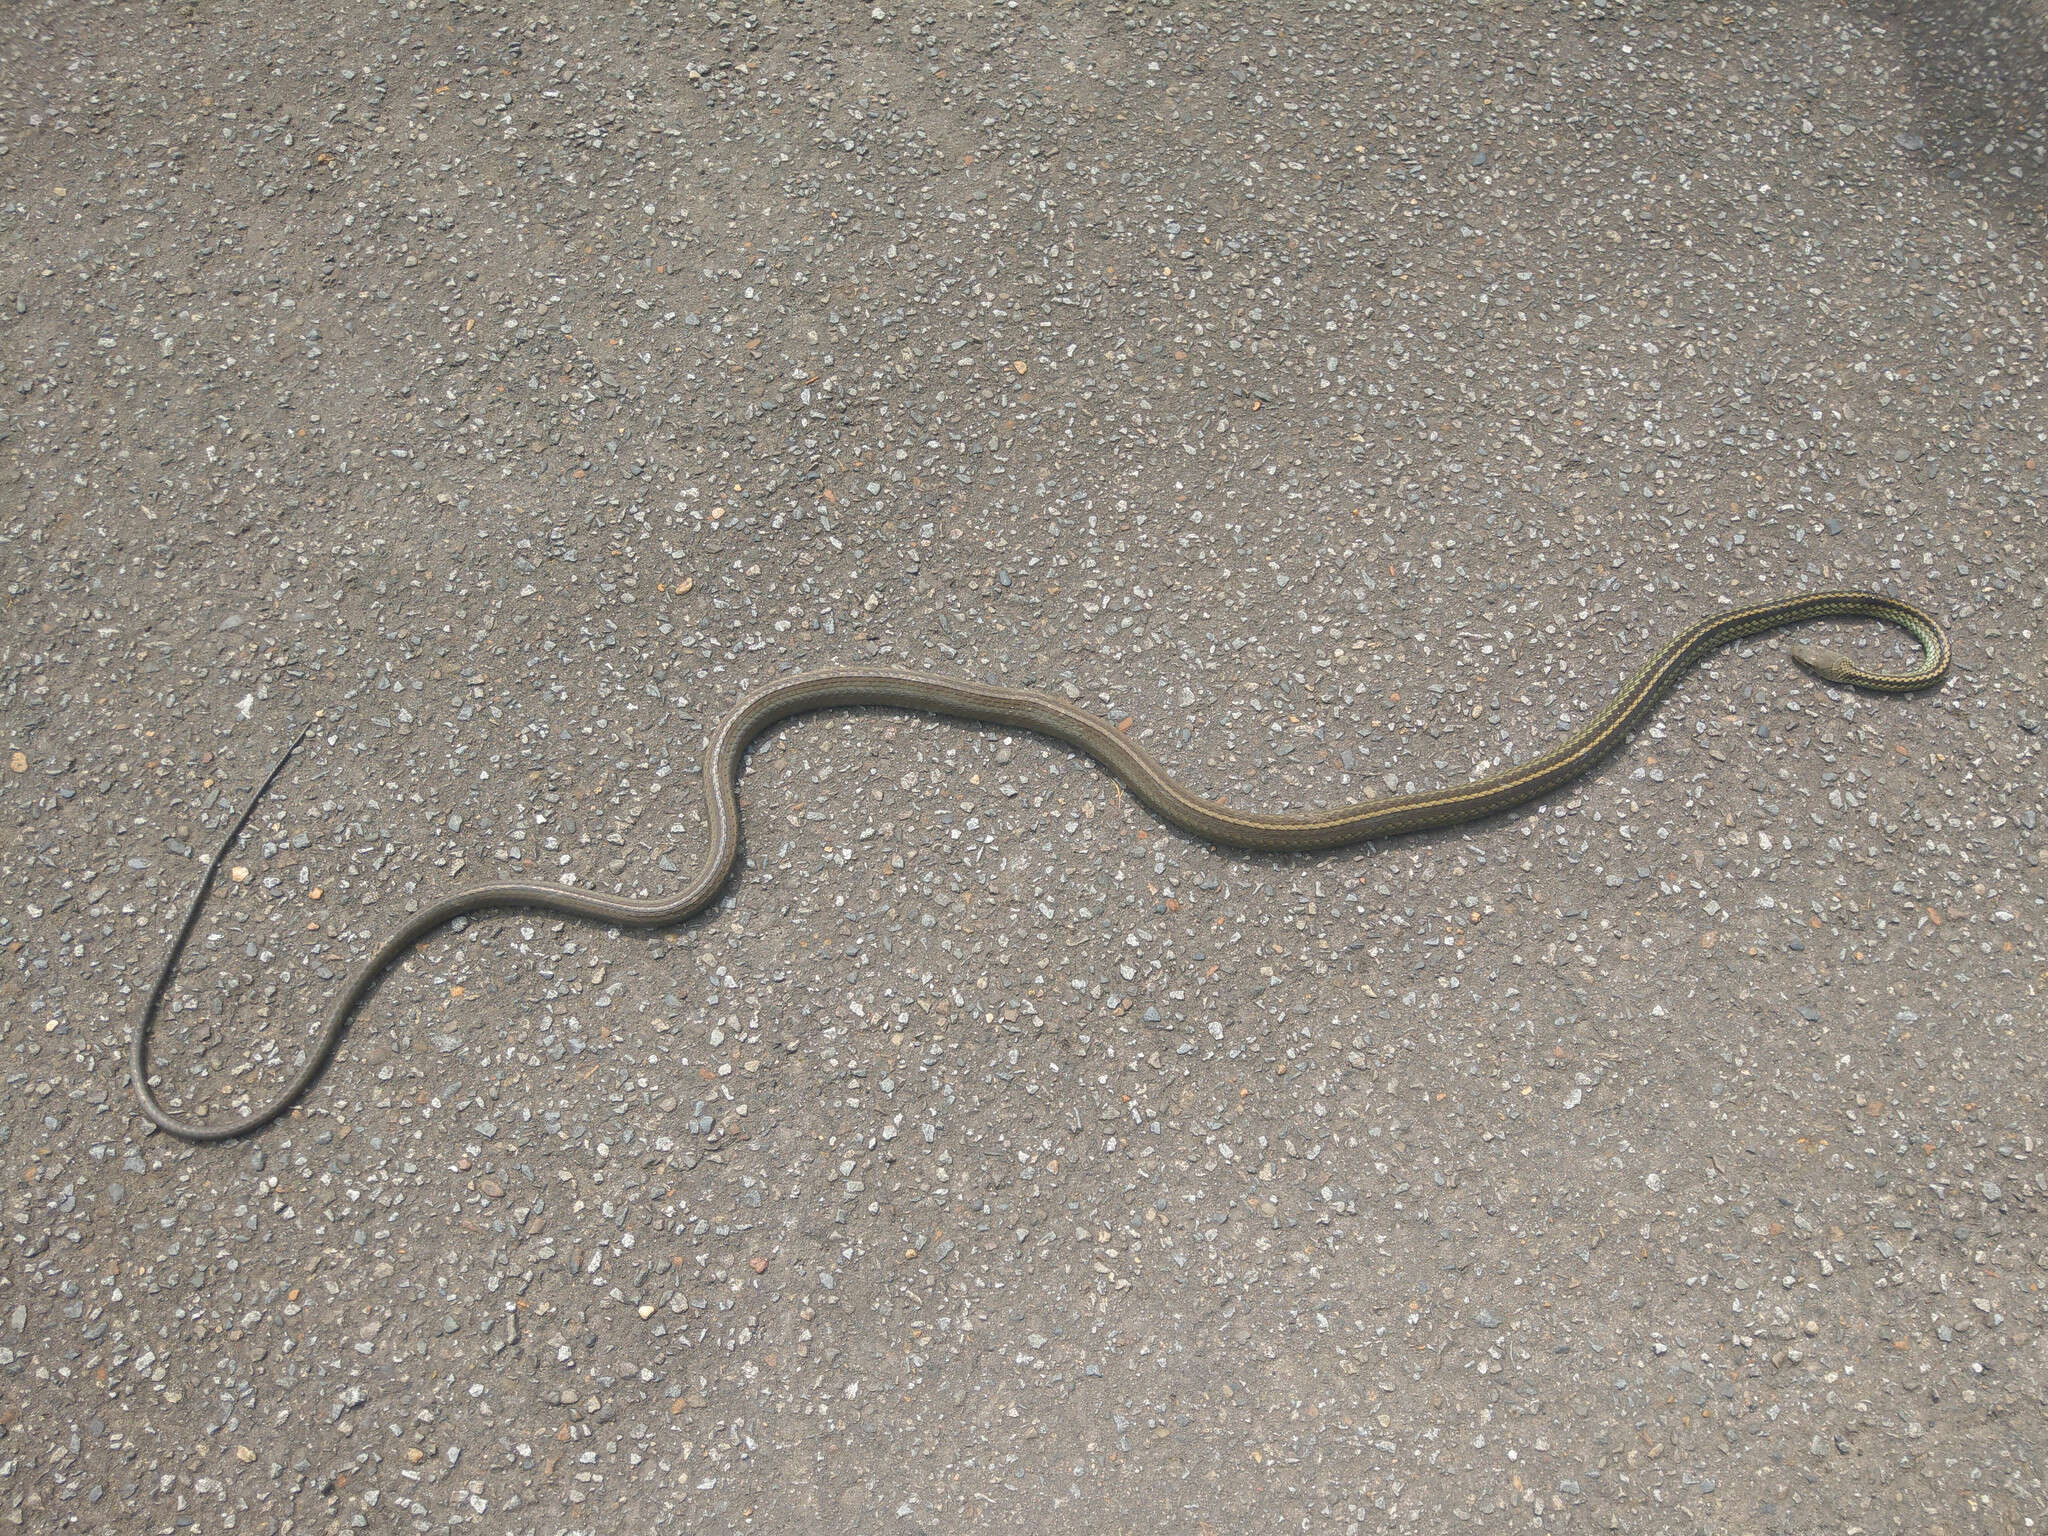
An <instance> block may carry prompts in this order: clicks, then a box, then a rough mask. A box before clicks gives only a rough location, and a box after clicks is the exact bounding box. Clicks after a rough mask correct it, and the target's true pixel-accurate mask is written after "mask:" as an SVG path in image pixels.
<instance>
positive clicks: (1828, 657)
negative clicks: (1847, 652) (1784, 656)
mask: <svg viewBox="0 0 2048 1536" xmlns="http://www.w3.org/2000/svg"><path fill="white" fill-rule="evenodd" d="M1785 649H1786V650H1787V651H1789V652H1790V653H1791V655H1792V659H1793V660H1794V661H1796V662H1798V663H1799V665H1800V666H1802V667H1804V668H1806V670H1807V671H1809V672H1811V673H1812V674H1813V675H1814V676H1815V677H1818V678H1821V679H1823V680H1825V681H1827V682H1830V683H1853V682H1855V681H1856V670H1857V669H1856V663H1854V662H1853V661H1851V660H1850V659H1849V658H1848V657H1846V656H1844V655H1843V654H1842V653H1841V652H1839V651H1831V650H1828V649H1827V648H1826V647H1824V646H1818V645H1801V644H1798V643H1793V644H1790V645H1787V646H1786V647H1785Z"/></svg>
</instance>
